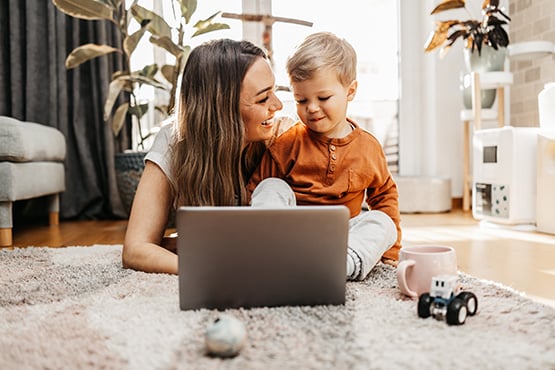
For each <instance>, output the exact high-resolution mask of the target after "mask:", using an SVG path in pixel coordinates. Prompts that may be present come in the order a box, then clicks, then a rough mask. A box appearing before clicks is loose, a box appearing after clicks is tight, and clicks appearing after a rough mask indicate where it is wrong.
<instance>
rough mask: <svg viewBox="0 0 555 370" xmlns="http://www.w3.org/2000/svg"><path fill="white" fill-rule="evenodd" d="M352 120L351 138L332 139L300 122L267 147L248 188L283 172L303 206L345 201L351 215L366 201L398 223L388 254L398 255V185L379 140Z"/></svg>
mask: <svg viewBox="0 0 555 370" xmlns="http://www.w3.org/2000/svg"><path fill="white" fill-rule="evenodd" d="M349 122H350V123H352V124H353V126H354V130H353V131H352V132H351V133H350V134H349V135H347V136H346V137H343V138H340V139H330V138H326V137H321V136H318V135H316V134H315V133H313V132H312V131H310V130H309V129H308V128H307V127H306V126H305V125H304V124H303V123H302V122H297V123H296V124H295V125H294V126H292V127H291V128H290V129H289V130H287V131H285V132H284V133H283V134H282V135H281V136H279V137H278V138H277V139H276V140H275V141H274V142H273V143H272V145H271V146H270V147H269V148H268V150H266V153H265V154H264V156H263V157H262V161H261V162H260V165H259V167H258V168H257V169H256V170H255V172H254V174H253V176H252V177H251V179H250V181H249V183H248V185H247V189H248V190H249V191H250V192H251V193H252V191H253V190H254V188H255V187H256V185H258V183H259V182H260V181H262V180H264V179H265V178H268V177H279V178H281V179H283V180H285V181H286V182H287V183H288V184H289V185H290V186H291V188H292V189H293V191H294V192H295V196H296V198H297V204H298V205H345V206H347V207H348V208H349V210H350V212H351V217H354V216H356V215H358V214H359V213H360V212H361V206H362V202H363V201H364V198H365V195H366V203H367V204H368V206H369V208H370V209H372V210H379V211H382V212H384V213H386V214H387V215H388V216H389V217H390V218H391V219H392V220H393V222H394V223H395V225H396V226H397V242H396V243H395V246H394V247H392V248H391V249H390V250H389V251H387V252H386V253H385V254H384V256H385V257H387V258H391V259H395V260H396V259H398V249H399V247H400V240H401V227H400V215H399V205H398V192H397V185H396V184H395V181H394V180H393V178H392V177H391V173H390V172H389V168H388V167H387V161H386V159H385V154H384V152H383V148H382V146H381V144H380V142H379V141H378V140H377V139H376V138H375V137H374V136H373V135H372V134H370V133H369V132H367V131H364V130H362V129H361V128H360V127H358V125H357V124H356V123H355V122H353V121H352V120H349Z"/></svg>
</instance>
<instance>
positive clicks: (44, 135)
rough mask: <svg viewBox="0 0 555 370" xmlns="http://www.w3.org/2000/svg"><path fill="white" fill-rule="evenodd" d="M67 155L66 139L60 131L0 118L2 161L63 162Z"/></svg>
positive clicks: (3, 117) (0, 157) (0, 155)
mask: <svg viewBox="0 0 555 370" xmlns="http://www.w3.org/2000/svg"><path fill="white" fill-rule="evenodd" d="M65 155H66V143H65V138H64V135H63V134H62V133H61V132H60V131H59V130H57V129H55V128H53V127H49V126H45V125H40V124H38V123H31V122H24V121H20V120H17V119H14V118H11V117H6V116H0V161H10V162H31V161H59V162H62V161H63V160H64V158H65Z"/></svg>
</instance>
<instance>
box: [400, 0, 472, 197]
mask: <svg viewBox="0 0 555 370" xmlns="http://www.w3.org/2000/svg"><path fill="white" fill-rule="evenodd" d="M436 3H437V1H432V0H401V7H400V8H401V12H400V13H401V14H400V17H401V19H400V24H401V41H400V50H401V99H400V114H399V115H400V125H401V126H400V138H399V140H400V174H401V175H407V176H408V175H410V176H442V177H449V178H451V180H452V196H453V197H461V196H462V171H463V168H462V153H463V147H462V142H463V123H462V122H461V121H460V119H459V114H460V110H461V109H462V98H461V93H460V90H459V78H460V71H462V70H463V68H464V63H463V57H462V45H454V46H453V48H452V49H451V50H450V52H449V53H447V55H446V56H445V57H444V58H443V59H440V58H439V56H438V53H437V51H434V52H431V53H425V52H424V44H425V42H426V40H427V38H428V35H429V33H430V32H431V30H432V28H433V25H434V24H433V20H434V18H433V17H432V16H430V14H429V13H430V11H431V10H432V9H433V7H434V6H435V4H436ZM463 16H464V15H463ZM459 43H460V42H459Z"/></svg>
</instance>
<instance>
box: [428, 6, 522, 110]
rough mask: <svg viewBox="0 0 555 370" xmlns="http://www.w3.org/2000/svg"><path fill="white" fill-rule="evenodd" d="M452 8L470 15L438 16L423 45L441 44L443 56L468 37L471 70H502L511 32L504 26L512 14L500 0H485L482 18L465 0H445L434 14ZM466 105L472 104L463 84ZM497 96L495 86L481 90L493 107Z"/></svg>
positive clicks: (433, 47)
mask: <svg viewBox="0 0 555 370" xmlns="http://www.w3.org/2000/svg"><path fill="white" fill-rule="evenodd" d="M453 9H464V10H465V11H466V12H467V13H468V14H469V15H470V16H471V19H466V20H453V19H448V20H439V21H436V27H435V29H434V30H433V31H432V32H431V33H430V35H429V37H428V40H427V41H426V43H425V45H424V50H425V51H426V52H431V51H433V50H436V49H437V48H439V47H441V51H440V57H443V56H445V54H446V53H447V52H448V51H449V49H450V48H451V46H452V45H453V44H454V43H455V42H456V41H457V40H458V39H462V40H465V47H464V60H465V65H466V68H467V70H468V72H489V71H502V70H503V68H504V64H505V57H506V53H507V51H506V50H507V46H508V45H509V35H508V34H507V31H506V30H505V29H504V26H505V25H507V24H508V22H509V21H510V20H511V18H510V17H509V16H508V15H507V14H505V13H504V12H503V11H502V9H501V8H500V7H499V0H484V1H483V3H482V8H481V9H482V11H481V12H482V17H481V19H478V18H475V17H474V18H473V17H472V15H471V14H470V12H469V10H468V9H467V7H466V1H465V0H443V1H442V2H441V3H439V4H438V5H437V6H436V7H435V8H434V9H433V10H432V11H431V13H430V14H431V15H435V14H438V13H443V12H445V11H449V10H453ZM462 88H463V96H464V103H465V107H466V108H468V109H469V108H471V107H472V103H471V98H470V94H471V92H470V86H466V85H465V86H462ZM494 100H495V89H489V90H482V107H483V108H490V107H491V106H492V105H493V102H494Z"/></svg>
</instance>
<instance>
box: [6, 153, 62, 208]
mask: <svg viewBox="0 0 555 370" xmlns="http://www.w3.org/2000/svg"><path fill="white" fill-rule="evenodd" d="M64 190H65V181H64V165H63V163H57V162H26V163H13V162H0V202H5V201H10V202H14V201H16V200H21V199H30V198H35V197H41V196H44V195H49V194H55V193H60V192H62V191H64Z"/></svg>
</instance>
